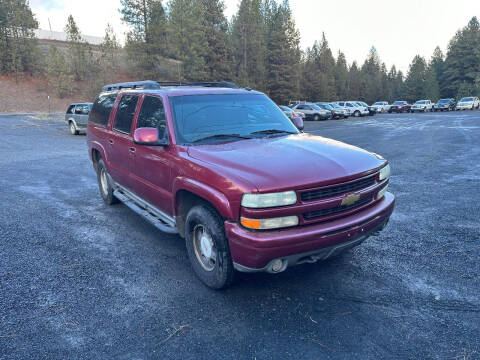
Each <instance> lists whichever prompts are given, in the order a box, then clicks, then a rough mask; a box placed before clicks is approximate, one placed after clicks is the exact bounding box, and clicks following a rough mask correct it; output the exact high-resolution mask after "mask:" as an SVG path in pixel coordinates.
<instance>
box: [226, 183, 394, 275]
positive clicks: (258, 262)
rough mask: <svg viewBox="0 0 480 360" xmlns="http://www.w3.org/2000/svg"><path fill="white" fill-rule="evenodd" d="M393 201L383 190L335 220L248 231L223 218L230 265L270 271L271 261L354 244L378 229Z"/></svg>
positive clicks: (288, 261) (304, 258) (296, 260)
mask: <svg viewBox="0 0 480 360" xmlns="http://www.w3.org/2000/svg"><path fill="white" fill-rule="evenodd" d="M394 205H395V197H394V196H393V194H391V193H389V192H387V193H386V194H385V197H384V198H383V200H381V201H379V202H377V203H375V205H373V206H372V207H369V208H367V209H364V210H362V211H360V212H358V213H355V214H352V215H350V216H347V217H344V218H340V219H337V220H333V221H329V222H325V223H318V224H314V225H304V226H299V227H294V228H290V229H282V230H275V231H257V232H255V231H250V230H247V229H245V228H243V227H242V226H241V225H239V224H238V223H235V222H230V221H226V222H225V232H226V235H227V238H228V239H229V244H230V252H231V255H232V260H233V263H234V266H235V268H236V269H237V270H239V271H243V272H257V271H267V272H270V271H271V268H272V263H273V262H274V261H275V260H277V259H282V260H283V264H284V265H283V266H284V268H283V269H282V271H283V270H285V269H286V268H287V267H289V266H294V265H297V264H301V263H304V262H314V261H316V260H320V259H325V258H327V257H330V256H332V255H334V254H335V253H337V252H338V251H339V250H341V249H344V248H348V247H351V246H355V245H357V244H359V243H361V242H362V241H364V240H365V239H366V238H367V237H368V236H370V235H372V234H373V233H375V232H378V231H379V230H381V229H382V228H383V227H384V226H385V225H386V223H387V222H388V219H389V218H390V215H391V214H392V212H393V208H394Z"/></svg>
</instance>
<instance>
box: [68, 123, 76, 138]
mask: <svg viewBox="0 0 480 360" xmlns="http://www.w3.org/2000/svg"><path fill="white" fill-rule="evenodd" d="M68 128H69V129H70V134H72V135H78V130H77V127H76V126H75V123H74V122H73V121H70V122H69V123H68Z"/></svg>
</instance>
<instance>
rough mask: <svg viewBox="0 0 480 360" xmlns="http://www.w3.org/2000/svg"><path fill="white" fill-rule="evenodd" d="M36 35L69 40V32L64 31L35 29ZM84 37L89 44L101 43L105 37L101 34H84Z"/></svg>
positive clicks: (42, 38)
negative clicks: (100, 35)
mask: <svg viewBox="0 0 480 360" xmlns="http://www.w3.org/2000/svg"><path fill="white" fill-rule="evenodd" d="M35 36H36V37H37V39H40V40H56V41H67V34H66V33H64V32H63V31H50V30H42V29H37V30H35ZM82 38H83V39H84V40H85V41H86V42H87V43H89V44H92V45H100V44H101V43H102V42H103V39H102V38H101V37H99V36H89V35H82Z"/></svg>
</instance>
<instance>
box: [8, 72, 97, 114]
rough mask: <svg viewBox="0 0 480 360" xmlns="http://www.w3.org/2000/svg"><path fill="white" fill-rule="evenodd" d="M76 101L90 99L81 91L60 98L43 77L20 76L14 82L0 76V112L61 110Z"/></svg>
mask: <svg viewBox="0 0 480 360" xmlns="http://www.w3.org/2000/svg"><path fill="white" fill-rule="evenodd" d="M49 96H50V99H49V98H48V97H49ZM77 101H92V99H87V98H86V97H85V95H82V94H81V93H77V94H76V93H73V94H71V95H69V96H67V97H64V98H63V99H60V98H58V97H57V96H56V95H55V94H53V93H52V92H51V91H50V90H49V88H48V85H47V81H46V80H44V79H39V78H33V77H22V78H21V79H19V80H18V82H16V81H15V79H13V78H11V77H6V76H0V114H3V113H31V112H36V113H38V112H59V111H60V112H61V111H65V110H66V109H67V107H68V105H69V104H71V103H72V102H77Z"/></svg>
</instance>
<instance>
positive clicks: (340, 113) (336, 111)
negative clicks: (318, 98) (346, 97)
mask: <svg viewBox="0 0 480 360" xmlns="http://www.w3.org/2000/svg"><path fill="white" fill-rule="evenodd" d="M315 104H316V105H318V106H319V107H321V108H322V109H324V110H327V111H330V114H331V118H332V119H343V118H344V117H345V116H346V111H345V110H343V109H342V108H341V107H340V106H338V108H334V107H333V106H332V105H330V104H329V103H326V102H317V103H315Z"/></svg>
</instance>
